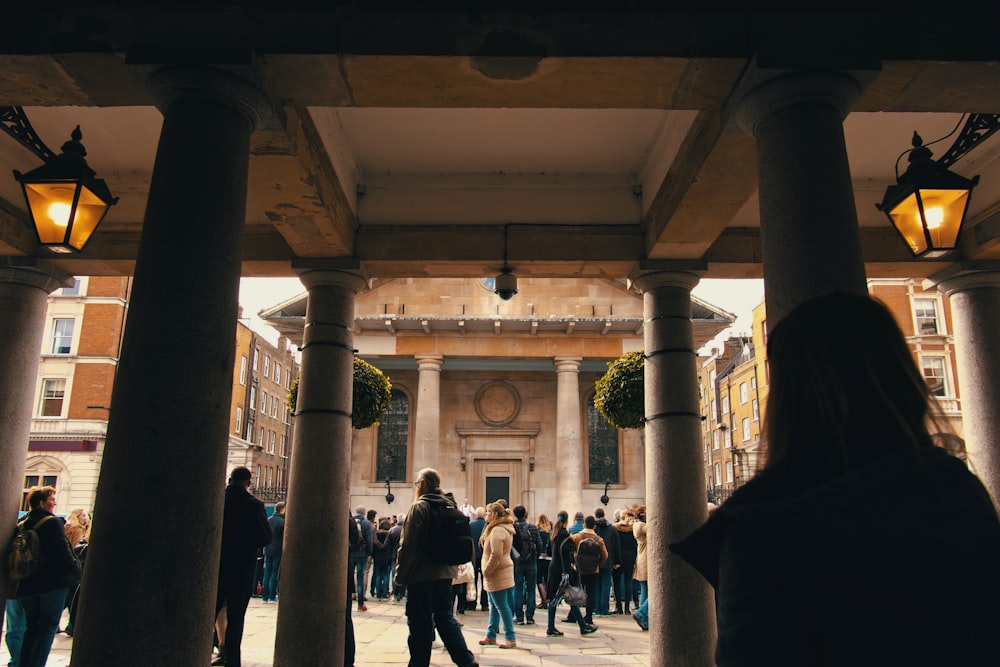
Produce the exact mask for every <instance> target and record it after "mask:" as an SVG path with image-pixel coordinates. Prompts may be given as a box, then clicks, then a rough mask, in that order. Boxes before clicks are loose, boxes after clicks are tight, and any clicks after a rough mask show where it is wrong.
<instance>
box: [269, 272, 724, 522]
mask: <svg viewBox="0 0 1000 667" xmlns="http://www.w3.org/2000/svg"><path fill="white" fill-rule="evenodd" d="M691 307H692V311H693V316H694V322H695V330H696V344H697V345H698V346H700V345H703V344H704V343H705V341H707V340H710V339H711V338H712V337H713V336H714V335H717V334H718V332H720V331H721V330H722V329H724V328H725V327H726V326H728V325H729V324H730V323H731V322H732V321H733V320H732V315H730V314H728V313H726V312H725V311H722V310H720V309H718V308H716V307H714V306H711V305H709V304H706V303H704V302H703V301H700V300H698V299H692V305H691ZM304 308H305V295H303V296H301V297H297V298H295V299H292V300H290V301H288V302H286V303H284V304H279V305H277V306H275V307H274V308H272V309H270V310H268V311H265V312H264V313H262V314H261V316H262V317H263V318H264V319H265V321H267V322H269V323H270V324H272V326H274V327H275V328H277V329H278V330H279V331H281V332H282V333H283V335H285V336H288V337H289V338H292V339H293V340H294V339H295V338H296V337H301V336H302V330H303V323H304V320H303V316H304V313H305V310H304ZM354 313H355V319H354V347H355V348H356V349H357V351H358V355H359V356H360V357H361V358H363V359H364V360H365V361H368V362H369V363H371V364H373V365H375V366H376V367H378V368H380V369H381V370H382V371H383V372H385V373H386V375H388V376H389V379H390V382H391V383H392V400H391V404H390V407H389V409H388V411H387V412H386V414H385V415H384V416H383V418H382V419H381V421H380V422H379V423H378V424H376V425H375V426H373V427H371V428H367V429H363V430H354V431H353V437H352V441H351V451H350V467H351V476H350V487H351V494H350V505H351V506H352V507H353V506H354V505H357V504H363V505H365V506H366V507H368V508H374V509H376V510H377V511H379V513H380V514H386V513H390V512H395V511H399V510H400V509H405V507H406V506H407V504H408V502H409V498H408V497H407V496H406V495H405V494H408V493H409V489H410V486H411V484H410V482H412V479H413V477H414V475H415V474H416V471H417V470H419V469H420V468H421V467H424V466H428V465H429V466H433V467H435V468H437V469H438V470H439V471H440V472H441V474H442V478H443V486H444V488H445V490H447V491H451V492H453V493H454V495H455V497H456V499H457V500H458V501H459V502H461V501H462V500H463V499H464V498H468V499H469V501H470V502H472V503H473V504H474V505H477V506H478V505H485V503H486V502H487V501H492V500H496V499H497V498H505V499H507V500H509V501H510V502H511V504H512V505H516V504H523V505H524V506H525V507H526V508H527V509H528V512H529V514H531V515H532V516H534V515H536V514H538V513H546V514H548V515H549V516H550V517H551V516H553V515H554V514H555V512H556V511H558V510H560V509H565V510H568V511H570V512H571V513H572V512H575V511H578V510H579V511H584V512H587V513H590V512H591V511H592V510H593V509H594V508H595V507H597V506H599V505H600V504H601V503H600V498H601V496H602V495H604V494H605V491H607V495H608V496H609V498H610V500H609V511H610V510H612V509H614V508H617V507H624V506H625V505H627V504H630V503H642V502H644V501H645V494H646V489H645V461H644V455H645V448H644V438H643V431H642V429H634V430H620V429H617V428H615V427H614V426H612V425H611V424H609V423H608V422H607V420H606V419H605V418H604V417H603V415H601V414H600V412H599V411H598V410H597V409H596V408H595V407H594V392H595V388H594V384H595V382H596V381H597V380H598V379H599V378H600V377H601V376H602V375H604V373H605V372H606V371H607V369H608V363H609V362H611V361H614V360H615V359H617V358H618V357H620V356H621V355H622V354H624V353H626V352H630V351H632V350H638V349H642V346H643V324H644V323H643V304H642V299H641V297H640V296H639V295H638V294H636V293H634V292H633V291H631V290H630V289H629V287H628V286H627V285H626V283H625V282H624V281H615V280H601V279H595V280H579V279H575V280H574V279H566V280H551V279H550V280H545V279H534V280H529V279H524V280H521V282H520V292H519V294H518V296H517V298H516V299H513V300H510V301H504V300H501V299H500V298H499V297H497V296H496V295H494V294H493V293H492V291H491V289H490V286H489V284H488V281H477V280H474V279H433V280H428V279H400V280H393V281H387V282H385V283H380V284H376V285H373V288H372V289H371V290H369V291H367V292H365V293H362V294H359V295H358V297H357V299H356V302H355V308H354ZM399 489H402V490H403V491H402V492H398V490H399ZM390 490H391V491H392V492H393V495H394V496H396V497H398V498H399V501H395V500H394V503H395V504H391V505H390V504H389V503H387V502H386V496H387V494H388V493H389V491H390Z"/></svg>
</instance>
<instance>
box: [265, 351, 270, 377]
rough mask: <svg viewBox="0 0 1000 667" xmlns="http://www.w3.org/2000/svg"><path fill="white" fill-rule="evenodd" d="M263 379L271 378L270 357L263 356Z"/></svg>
mask: <svg viewBox="0 0 1000 667" xmlns="http://www.w3.org/2000/svg"><path fill="white" fill-rule="evenodd" d="M264 377H266V378H269V377H271V357H269V356H267V355H266V354H265V355H264Z"/></svg>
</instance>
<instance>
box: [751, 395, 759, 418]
mask: <svg viewBox="0 0 1000 667" xmlns="http://www.w3.org/2000/svg"><path fill="white" fill-rule="evenodd" d="M751 405H753V420H754V421H760V406H759V405H758V403H757V399H756V398H755V399H753V401H751Z"/></svg>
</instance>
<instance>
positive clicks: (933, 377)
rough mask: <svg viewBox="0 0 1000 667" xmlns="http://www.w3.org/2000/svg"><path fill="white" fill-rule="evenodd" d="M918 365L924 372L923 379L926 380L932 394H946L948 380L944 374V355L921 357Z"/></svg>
mask: <svg viewBox="0 0 1000 667" xmlns="http://www.w3.org/2000/svg"><path fill="white" fill-rule="evenodd" d="M920 366H921V369H922V370H923V372H924V380H926V382H927V386H928V388H930V390H931V394H932V395H934V396H948V395H949V394H948V381H947V377H946V375H945V363H944V357H921V358H920Z"/></svg>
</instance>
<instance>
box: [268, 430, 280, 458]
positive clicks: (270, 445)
mask: <svg viewBox="0 0 1000 667" xmlns="http://www.w3.org/2000/svg"><path fill="white" fill-rule="evenodd" d="M277 435H278V434H277V432H275V431H268V432H267V453H268V454H274V441H275V439H276V438H277Z"/></svg>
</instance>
